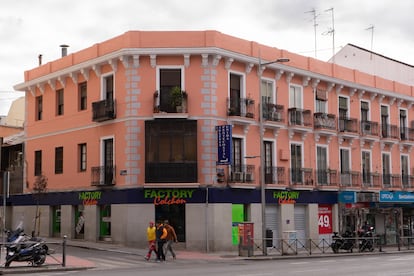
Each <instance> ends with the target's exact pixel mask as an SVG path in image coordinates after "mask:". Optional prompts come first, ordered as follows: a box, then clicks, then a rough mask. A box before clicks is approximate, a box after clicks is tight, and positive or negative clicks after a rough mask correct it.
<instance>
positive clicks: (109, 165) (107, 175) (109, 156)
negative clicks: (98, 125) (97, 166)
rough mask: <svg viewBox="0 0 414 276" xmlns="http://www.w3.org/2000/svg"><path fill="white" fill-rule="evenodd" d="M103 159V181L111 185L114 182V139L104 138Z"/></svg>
mask: <svg viewBox="0 0 414 276" xmlns="http://www.w3.org/2000/svg"><path fill="white" fill-rule="evenodd" d="M102 161H103V164H102V165H103V174H102V178H103V183H104V185H111V184H113V182H114V179H113V178H114V139H113V138H109V139H104V140H103V141H102Z"/></svg>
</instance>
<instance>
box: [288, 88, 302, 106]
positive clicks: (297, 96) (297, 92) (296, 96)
mask: <svg viewBox="0 0 414 276" xmlns="http://www.w3.org/2000/svg"><path fill="white" fill-rule="evenodd" d="M289 107H291V108H292V107H295V108H302V87H301V86H297V85H291V86H290V87H289Z"/></svg>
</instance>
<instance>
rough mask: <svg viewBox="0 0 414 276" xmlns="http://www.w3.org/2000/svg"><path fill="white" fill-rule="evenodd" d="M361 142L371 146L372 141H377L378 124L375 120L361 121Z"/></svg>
mask: <svg viewBox="0 0 414 276" xmlns="http://www.w3.org/2000/svg"><path fill="white" fill-rule="evenodd" d="M360 133H361V143H369V144H371V146H372V145H373V143H374V142H378V141H379V126H378V123H377V122H371V121H361V130H360Z"/></svg>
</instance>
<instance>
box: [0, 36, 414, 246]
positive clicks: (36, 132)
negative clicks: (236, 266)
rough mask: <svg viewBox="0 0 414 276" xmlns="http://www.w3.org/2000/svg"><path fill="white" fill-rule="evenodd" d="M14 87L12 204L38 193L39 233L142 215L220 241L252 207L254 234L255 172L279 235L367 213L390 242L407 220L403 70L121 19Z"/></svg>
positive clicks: (135, 237)
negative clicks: (105, 35)
mask: <svg viewBox="0 0 414 276" xmlns="http://www.w3.org/2000/svg"><path fill="white" fill-rule="evenodd" d="M277 58H288V59H289V60H290V61H289V62H287V63H281V62H279V63H278V62H274V63H270V62H271V61H273V60H275V59H277ZM260 61H261V62H260ZM264 63H269V64H267V65H266V66H263V64H264ZM260 64H261V65H262V66H260ZM15 89H16V90H19V91H25V92H26V119H27V120H26V124H25V135H26V140H25V145H24V148H25V160H26V163H25V164H26V168H25V181H24V185H23V193H22V194H14V195H11V196H10V197H9V198H8V199H7V208H8V209H7V212H8V214H11V217H12V222H9V223H14V222H15V221H17V220H19V219H20V218H22V217H23V218H24V220H25V224H26V225H27V226H30V225H32V224H33V222H32V220H33V218H34V216H35V209H36V208H35V206H36V203H37V202H38V203H39V204H40V221H41V223H40V224H39V225H40V235H43V236H54V237H63V235H67V236H68V237H69V238H70V239H85V240H91V241H98V240H109V241H113V242H117V243H124V244H128V245H131V246H145V244H146V243H145V229H146V226H147V224H148V221H150V220H154V219H155V220H160V219H168V220H169V221H170V223H171V224H172V225H173V226H174V227H175V229H176V231H177V234H178V240H179V242H180V243H181V244H182V245H183V246H185V247H187V248H191V249H200V250H204V249H208V250H212V251H220V250H229V249H236V248H237V246H236V244H237V242H238V237H237V225H238V223H240V222H252V223H253V224H254V239H255V242H256V243H257V244H261V238H262V234H261V233H262V216H261V214H262V213H261V212H262V209H261V208H262V203H263V200H262V198H261V183H262V182H263V183H265V207H266V209H265V218H266V226H265V227H266V235H267V237H268V239H269V240H270V243H271V244H272V245H273V246H278V244H279V241H280V239H281V238H285V237H286V234H289V235H290V237H292V236H291V234H292V233H294V235H295V237H296V238H297V239H298V241H299V242H300V243H302V244H306V240H307V239H309V238H311V239H314V240H318V239H322V238H325V239H328V240H329V239H330V237H331V235H332V232H333V231H342V230H344V229H346V228H351V229H357V228H358V227H360V226H361V225H362V223H364V221H369V222H370V223H372V224H375V227H376V231H377V233H380V234H383V236H384V239H386V241H384V242H387V243H393V242H394V243H395V242H396V237H397V235H398V233H400V234H403V233H402V229H404V230H405V229H407V231H411V227H412V226H411V225H412V223H408V222H407V219H408V220H409V221H411V214H413V216H414V213H412V202H411V201H410V200H409V199H410V198H412V197H411V195H412V194H411V192H412V189H413V185H412V184H413V181H412V179H413V178H412V177H411V173H412V171H413V169H412V167H411V159H412V155H413V154H412V152H411V148H412V146H413V145H414V131H413V129H412V128H411V123H410V122H411V120H413V118H414V113H413V110H412V105H413V103H414V97H413V96H412V94H413V87H412V86H408V85H404V84H400V83H398V82H395V81H393V80H386V79H383V78H380V77H377V76H374V75H369V74H366V73H361V72H359V71H357V70H352V69H347V68H345V67H341V66H338V65H335V64H332V63H326V62H322V61H319V60H316V59H313V58H309V57H304V56H300V55H297V54H294V53H290V52H288V51H284V50H279V49H276V48H273V47H268V46H265V45H261V44H258V43H256V42H251V41H246V40H242V39H239V38H235V37H232V36H229V35H225V34H222V33H220V32H216V31H159V32H156V31H155V32H153V31H129V32H126V33H124V34H122V35H120V36H118V37H114V38H112V39H109V40H107V41H104V42H101V43H97V44H95V45H93V46H91V47H89V48H86V49H84V50H81V51H79V52H76V53H70V54H69V55H62V57H61V58H59V59H57V60H55V61H52V62H48V63H46V64H43V65H39V67H37V68H34V69H31V70H28V71H26V72H25V74H24V82H23V83H20V84H17V85H16V86H15ZM172 91H175V92H174V93H172ZM260 103H262V104H261V105H260ZM261 108H262V110H260V109H261ZM260 114H262V120H260ZM220 126H227V128H225V129H226V131H227V132H226V133H225V134H224V136H223V133H222V129H221V127H220ZM220 129H221V130H220ZM261 129H263V132H262V133H261V132H260V130H261ZM230 134H231V137H229V135H230ZM220 135H221V136H220ZM226 135H227V136H226ZM223 137H224V138H225V139H227V141H228V142H229V143H227V144H226V145H227V150H228V148H230V149H231V150H228V152H227V154H228V156H227V158H228V161H229V162H228V163H225V164H221V163H219V162H218V160H219V157H218V156H219V150H218V148H219V146H218V145H219V142H221V139H222V138H223ZM219 140H220V141H219ZM261 141H263V152H264V154H263V156H260V152H261V150H260V144H261ZM260 157H262V158H260ZM261 163H262V165H263V166H264V174H263V178H262V179H261V174H260V166H261ZM41 176H45V177H46V178H47V183H48V186H47V193H44V194H43V195H42V196H41V197H38V199H36V200H35V197H33V195H32V191H33V184H34V182H35V181H36V179H38V178H39V177H41ZM400 195H401V196H403V197H402V198H403V199H402V200H395V199H396V198H397V197H398V196H400ZM383 197H384V198H387V200H386V202H385V201H382V198H383ZM390 198H394V200H390ZM407 198H408V200H407ZM81 215H82V220H80V219H79V218H80V217H81ZM403 226H404V227H403ZM407 227H408V228H407ZM399 231H400V232H399ZM407 233H408V232H407ZM267 245H268V246H270V244H267Z"/></svg>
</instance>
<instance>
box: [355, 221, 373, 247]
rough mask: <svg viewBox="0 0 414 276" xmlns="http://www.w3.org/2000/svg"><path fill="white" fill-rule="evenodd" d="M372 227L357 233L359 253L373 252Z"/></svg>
mask: <svg viewBox="0 0 414 276" xmlns="http://www.w3.org/2000/svg"><path fill="white" fill-rule="evenodd" d="M373 231H374V227H372V226H370V227H368V229H367V230H360V231H359V235H358V236H359V241H358V242H359V251H360V252H364V251H365V250H366V251H370V252H372V251H374V239H373Z"/></svg>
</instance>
